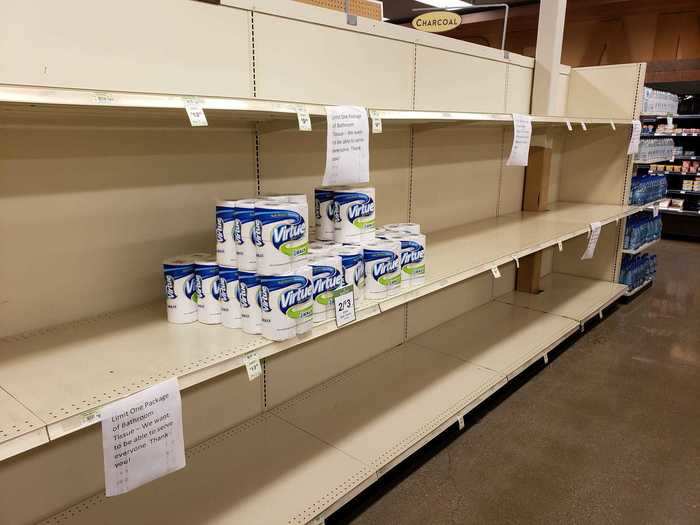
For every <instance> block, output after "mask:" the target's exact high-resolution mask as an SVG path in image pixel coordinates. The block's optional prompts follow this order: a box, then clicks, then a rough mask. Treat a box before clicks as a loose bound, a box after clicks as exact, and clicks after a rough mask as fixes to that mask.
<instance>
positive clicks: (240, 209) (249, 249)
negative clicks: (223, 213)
mask: <svg viewBox="0 0 700 525" xmlns="http://www.w3.org/2000/svg"><path fill="white" fill-rule="evenodd" d="M254 225H255V199H241V200H237V201H236V208H235V209H234V211H233V238H234V240H235V241H236V260H237V263H236V264H237V266H238V269H239V270H240V271H244V272H254V271H255V270H256V251H255V244H254V243H253V235H252V234H253V226H254Z"/></svg>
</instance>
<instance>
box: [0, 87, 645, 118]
mask: <svg viewBox="0 0 700 525" xmlns="http://www.w3.org/2000/svg"><path fill="white" fill-rule="evenodd" d="M188 100H192V101H196V102H197V103H198V104H200V105H201V107H202V108H203V109H204V110H206V112H207V116H208V117H209V116H210V114H211V113H213V114H214V115H217V114H218V113H220V112H223V113H225V114H226V115H227V116H229V117H232V118H234V119H237V120H251V121H261V120H295V119H296V117H297V112H298V111H299V110H300V109H302V110H306V111H307V112H308V114H309V116H310V117H312V118H314V117H315V118H321V117H325V116H326V106H323V105H319V104H302V103H295V102H280V101H271V100H258V99H245V98H225V97H202V96H189V95H173V94H151V93H131V92H123V91H121V92H120V91H109V92H107V91H94V90H86V89H69V88H47V87H36V86H16V85H7V84H5V85H0V104H4V105H13V106H16V107H17V108H18V109H34V108H35V107H36V106H46V107H61V108H71V107H72V108H76V109H80V108H101V109H103V110H105V111H107V110H110V109H111V110H115V109H119V108H122V109H144V110H184V107H185V103H186V102H187V101H188ZM368 112H369V114H370V115H371V116H373V117H374V118H380V119H381V120H382V121H385V122H389V123H396V124H412V123H430V122H441V123H444V122H482V123H496V124H498V123H512V122H513V116H512V114H510V113H467V112H449V111H411V110H383V109H374V108H368ZM531 117H532V122H533V124H535V125H545V126H562V125H567V124H570V125H571V126H574V127H583V126H582V124H585V125H586V126H589V125H593V126H595V125H605V126H613V125H631V124H632V120H629V119H618V118H612V119H608V118H593V117H591V118H587V117H565V116H540V115H531ZM182 118H183V122H186V120H187V119H186V118H184V111H183V112H182Z"/></svg>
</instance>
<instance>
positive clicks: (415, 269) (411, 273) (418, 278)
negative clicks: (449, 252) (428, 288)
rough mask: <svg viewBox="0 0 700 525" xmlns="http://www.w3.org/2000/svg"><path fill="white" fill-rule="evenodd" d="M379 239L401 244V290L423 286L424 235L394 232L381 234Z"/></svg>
mask: <svg viewBox="0 0 700 525" xmlns="http://www.w3.org/2000/svg"><path fill="white" fill-rule="evenodd" d="M381 238H383V239H386V240H392V241H399V242H400V243H401V288H410V287H412V286H420V285H421V284H423V283H424V282H425V235H423V234H422V233H418V234H412V233H400V232H395V231H394V232H388V233H385V234H383V235H382V237H381Z"/></svg>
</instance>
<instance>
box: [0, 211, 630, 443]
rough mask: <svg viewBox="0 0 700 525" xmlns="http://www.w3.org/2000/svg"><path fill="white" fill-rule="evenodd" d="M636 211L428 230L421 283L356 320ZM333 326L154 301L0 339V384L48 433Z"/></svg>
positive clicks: (532, 216)
mask: <svg viewBox="0 0 700 525" xmlns="http://www.w3.org/2000/svg"><path fill="white" fill-rule="evenodd" d="M638 210H639V208H638V207H635V206H614V205H597V204H582V203H554V204H552V205H551V210H550V211H548V212H539V213H537V212H517V213H513V214H508V215H503V216H501V217H494V218H491V219H486V220H483V221H478V222H475V223H471V224H467V225H464V226H459V227H455V228H450V229H447V230H441V231H438V232H434V233H432V234H429V235H428V240H427V243H428V246H429V248H428V249H429V251H430V254H429V263H428V264H429V269H428V278H427V279H426V283H425V285H423V286H421V287H420V288H413V289H407V290H403V291H401V293H400V294H398V295H396V296H393V297H391V298H389V299H386V300H383V301H365V302H362V303H360V304H359V305H358V312H357V318H358V321H361V320H363V319H366V318H368V317H372V316H374V315H378V314H380V313H381V312H382V311H386V310H388V309H391V308H394V307H396V306H399V305H401V304H404V303H406V302H409V301H412V300H415V299H417V298H418V297H422V296H424V295H427V294H430V293H432V292H435V291H437V290H440V289H442V288H445V287H447V286H450V285H452V284H454V283H457V282H460V281H463V280H465V279H468V278H470V277H473V276H475V275H478V274H480V273H483V272H487V271H489V270H490V269H491V268H493V267H494V266H498V265H501V264H505V263H509V262H511V261H513V259H514V258H520V257H524V256H525V255H529V254H531V253H534V252H537V251H540V250H542V249H544V248H547V247H549V246H554V245H556V244H557V243H558V242H563V241H566V240H568V239H571V238H573V237H576V236H578V235H582V234H584V233H587V232H588V231H589V224H590V223H591V222H594V221H599V222H601V223H603V224H607V223H610V222H613V221H615V220H618V219H620V218H622V217H625V216H626V215H630V214H631V213H634V212H635V211H638ZM335 330H338V328H337V327H336V325H335V322H334V321H327V322H325V323H323V324H321V325H318V326H316V327H314V329H313V331H312V332H311V333H310V334H308V335H306V336H304V337H300V338H294V339H290V340H288V341H283V342H279V343H273V342H271V341H268V340H267V339H264V338H263V337H260V336H251V335H248V334H245V333H244V332H242V331H241V330H230V329H226V328H223V327H221V326H206V325H201V324H198V323H194V324H191V325H172V324H169V323H167V322H165V320H164V318H163V306H162V304H160V302H158V303H156V304H151V305H146V306H144V307H141V308H135V309H131V310H129V311H126V312H122V313H116V314H111V315H104V316H101V317H98V318H96V319H94V320H88V321H83V322H76V323H70V324H68V325H63V326H60V327H57V328H54V329H46V330H42V331H39V332H37V333H36V334H31V333H30V334H27V335H26V336H18V337H14V338H6V339H4V340H2V341H0V350H1V355H2V358H1V359H0V386H2V387H3V388H5V389H6V390H7V391H8V392H9V393H11V394H12V395H13V396H15V397H16V398H17V399H18V400H20V401H21V402H22V403H23V404H24V405H25V406H27V407H28V408H29V409H30V410H31V411H33V412H34V413H35V414H36V415H37V416H38V417H39V418H41V419H42V420H43V421H44V422H45V423H46V425H47V430H48V434H49V436H50V438H51V439H56V438H58V437H61V436H63V435H65V434H68V433H71V432H75V431H77V430H79V429H81V428H83V427H85V426H87V425H90V424H93V423H95V422H96V421H97V419H96V418H95V412H96V411H98V410H99V408H100V407H101V406H103V405H105V404H107V403H110V402H112V401H114V400H115V399H118V398H121V397H125V396H128V395H130V394H133V393H135V392H138V391H139V390H142V389H144V388H146V387H148V386H149V385H151V384H154V383H157V382H160V381H163V380H164V379H167V378H169V377H173V376H175V377H178V379H179V381H180V386H181V388H187V387H190V386H193V385H195V384H198V383H201V382H203V381H206V380H209V379H211V378H212V377H216V376H218V375H221V374H224V373H226V372H228V371H231V370H233V369H235V368H239V367H242V366H244V364H245V363H244V359H243V356H244V354H246V353H248V352H251V351H256V353H257V355H258V357H259V358H261V359H262V358H265V357H268V356H270V355H274V354H276V353H279V352H282V351H284V350H287V349H289V348H293V347H295V346H298V345H300V344H303V343H304V342H306V341H309V340H311V339H314V338H317V337H320V336H322V335H325V334H327V333H330V332H333V331H335ZM58 369H61V370H62V373H61V374H55V370H58ZM3 416H4V415H3V414H2V413H0V421H3ZM4 425H5V422H4V421H3V422H2V426H4ZM29 448H31V447H29ZM19 452H21V450H17V452H16V453H19Z"/></svg>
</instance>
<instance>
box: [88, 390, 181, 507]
mask: <svg viewBox="0 0 700 525" xmlns="http://www.w3.org/2000/svg"><path fill="white" fill-rule="evenodd" d="M101 417H102V453H103V458H104V470H105V492H106V494H107V496H117V495H119V494H124V493H125V492H129V491H130V490H133V489H135V488H136V487H140V486H141V485H144V484H145V483H148V482H149V481H153V480H154V479H157V478H160V477H162V476H165V475H166V474H170V473H171V472H175V471H176V470H180V469H181V468H183V467H184V466H185V443H184V440H183V437H182V404H181V400H180V387H179V385H178V382H177V379H175V378H173V379H169V380H167V381H164V382H163V383H159V384H157V385H154V386H152V387H150V388H147V389H145V390H142V391H141V392H137V393H136V394H133V395H131V396H129V397H126V398H124V399H120V400H119V401H115V402H114V403H111V404H109V405H107V406H105V407H104V408H103V409H102V411H101Z"/></svg>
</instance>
